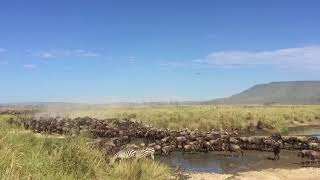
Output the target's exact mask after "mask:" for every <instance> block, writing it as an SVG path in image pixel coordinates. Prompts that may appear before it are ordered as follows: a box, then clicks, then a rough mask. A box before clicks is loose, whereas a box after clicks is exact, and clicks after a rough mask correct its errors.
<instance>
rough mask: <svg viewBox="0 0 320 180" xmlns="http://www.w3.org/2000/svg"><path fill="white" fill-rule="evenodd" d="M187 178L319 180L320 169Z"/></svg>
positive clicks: (190, 176) (270, 170)
mask: <svg viewBox="0 0 320 180" xmlns="http://www.w3.org/2000/svg"><path fill="white" fill-rule="evenodd" d="M185 176H186V177H187V178H188V179H190V180H207V179H215V180H225V179H230V180H231V179H232V180H257V179H259V180H289V179H290V180H319V179H320V168H299V169H265V170H262V171H248V172H240V173H236V174H217V173H186V174H185Z"/></svg>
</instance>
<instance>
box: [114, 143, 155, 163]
mask: <svg viewBox="0 0 320 180" xmlns="http://www.w3.org/2000/svg"><path fill="white" fill-rule="evenodd" d="M154 153H155V150H154V149H153V148H149V147H147V148H144V149H140V150H135V149H130V148H126V149H123V150H120V151H118V152H117V153H116V154H115V155H114V156H113V157H112V158H111V160H110V163H111V164H114V163H115V161H116V160H118V159H120V160H123V159H132V158H135V159H141V158H146V157H151V159H152V160H154Z"/></svg>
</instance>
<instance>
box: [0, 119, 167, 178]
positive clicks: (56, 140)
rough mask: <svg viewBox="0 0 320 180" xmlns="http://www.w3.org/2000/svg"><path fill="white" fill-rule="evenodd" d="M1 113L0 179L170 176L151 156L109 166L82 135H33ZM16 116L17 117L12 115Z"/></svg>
mask: <svg viewBox="0 0 320 180" xmlns="http://www.w3.org/2000/svg"><path fill="white" fill-rule="evenodd" d="M10 117H14V116H8V115H1V116H0V179H59V180H60V179H115V180H117V179H119V180H120V179H121V180H122V179H128V180H129V179H130V180H132V179H145V180H148V179H169V177H170V175H171V169H170V168H169V167H167V166H165V165H163V164H161V163H159V162H156V161H151V160H140V161H123V162H120V163H117V164H115V165H114V166H109V163H108V161H109V157H107V156H105V154H103V153H102V152H101V151H99V150H98V149H96V148H95V147H94V146H93V145H92V143H90V142H89V140H88V139H86V138H85V137H73V138H71V137H69V138H60V137H55V136H48V135H36V134H33V133H32V132H28V131H25V130H23V129H20V128H18V127H12V126H9V125H8V124H7V123H6V120H7V119H8V118H10ZM14 118H16V117H14Z"/></svg>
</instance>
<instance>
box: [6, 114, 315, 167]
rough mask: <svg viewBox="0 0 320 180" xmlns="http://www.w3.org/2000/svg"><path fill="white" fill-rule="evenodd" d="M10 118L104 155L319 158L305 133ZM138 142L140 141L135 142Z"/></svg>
mask: <svg viewBox="0 0 320 180" xmlns="http://www.w3.org/2000/svg"><path fill="white" fill-rule="evenodd" d="M18 119H19V120H15V119H13V118H11V119H9V120H8V123H9V124H12V125H16V126H23V127H24V128H25V129H29V130H32V131H33V132H35V133H49V134H53V133H54V134H63V135H70V136H76V135H85V136H87V137H90V138H92V139H93V142H94V143H95V144H96V145H98V146H99V147H100V148H102V149H103V150H104V151H105V152H106V153H107V154H116V153H117V152H119V151H121V150H123V149H136V150H138V149H143V148H153V149H154V152H155V153H156V154H159V155H169V154H170V153H171V152H174V151H181V152H210V151H228V152H230V153H231V154H233V153H236V154H238V155H241V156H242V155H243V153H244V150H259V151H271V152H273V153H274V159H279V158H280V155H279V154H280V150H281V149H290V150H299V153H298V156H299V157H301V158H305V157H307V158H309V160H310V163H311V162H314V163H318V161H319V160H320V152H319V150H320V139H318V138H317V137H307V136H281V135H280V134H278V133H275V134H272V135H271V136H249V137H246V136H240V135H239V134H238V131H237V130H233V131H225V130H211V131H207V132H203V131H199V130H190V129H187V128H185V129H181V130H171V129H164V128H154V127H152V126H150V125H149V126H146V125H144V124H143V123H142V122H139V121H137V120H129V119H123V120H119V119H104V120H99V119H94V118H90V117H84V118H75V119H70V118H61V117H56V118H37V119H36V118H24V117H20V118H18ZM138 142H139V143H138Z"/></svg>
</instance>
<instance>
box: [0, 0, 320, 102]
mask: <svg viewBox="0 0 320 180" xmlns="http://www.w3.org/2000/svg"><path fill="white" fill-rule="evenodd" d="M0 4H1V5H0V82H1V85H0V103H9V102H39V101H40V102H48V101H53V102H90V103H109V102H148V101H187V100H210V99H214V98H220V97H225V96H230V95H232V94H234V93H238V92H240V91H242V90H245V89H247V88H249V87H250V86H253V85H255V84H259V83H268V82H273V81H296V80H320V21H319V18H320V10H319V8H320V1H318V0H308V1H302V0H300V1H298V0H281V1H279V0H268V1H256V0H243V1H231V0H224V1H217V0H201V1H196V0H161V1H150V0H135V1H131V0H127V1H124V0H90V1H88V0H46V1H43V0H28V1H21V0H1V1H0Z"/></svg>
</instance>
